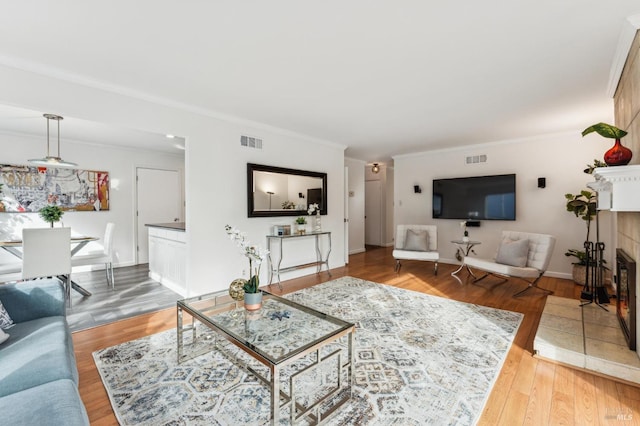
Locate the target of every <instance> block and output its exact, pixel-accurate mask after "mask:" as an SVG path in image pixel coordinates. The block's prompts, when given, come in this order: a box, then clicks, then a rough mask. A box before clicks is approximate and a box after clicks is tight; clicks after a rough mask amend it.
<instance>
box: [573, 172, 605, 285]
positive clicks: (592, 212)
mask: <svg viewBox="0 0 640 426" xmlns="http://www.w3.org/2000/svg"><path fill="white" fill-rule="evenodd" d="M596 165H597V163H596ZM585 172H586V170H585ZM565 198H566V199H567V211H568V212H571V213H573V214H574V215H575V216H576V217H579V218H580V219H582V220H584V221H585V223H586V225H587V238H586V239H585V241H589V234H590V230H591V221H592V220H593V218H594V217H596V213H597V200H596V194H595V193H593V192H591V191H586V190H583V191H580V193H579V194H565ZM564 255H565V256H567V257H575V258H576V259H577V261H576V262H573V271H572V278H573V281H575V283H576V284H580V285H584V284H585V283H586V270H587V253H586V251H585V250H584V249H580V250H578V249H569V250H567V251H566V252H565V254H564ZM604 263H606V260H604V259H602V260H601V261H600V265H599V267H602V268H604V269H607V267H606V266H605V265H604Z"/></svg>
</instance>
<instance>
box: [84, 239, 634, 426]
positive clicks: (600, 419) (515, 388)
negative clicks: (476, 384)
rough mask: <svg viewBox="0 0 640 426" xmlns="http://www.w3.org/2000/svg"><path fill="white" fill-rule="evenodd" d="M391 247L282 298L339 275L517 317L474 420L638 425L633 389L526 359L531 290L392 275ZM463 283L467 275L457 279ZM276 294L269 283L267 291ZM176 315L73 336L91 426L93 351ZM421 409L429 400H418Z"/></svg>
mask: <svg viewBox="0 0 640 426" xmlns="http://www.w3.org/2000/svg"><path fill="white" fill-rule="evenodd" d="M391 250H392V249H391V248H378V249H369V250H367V251H366V252H365V253H359V254H356V255H353V256H351V257H350V260H349V265H348V266H345V267H342V268H336V269H333V270H332V271H331V272H332V274H333V277H332V278H329V277H328V274H327V273H326V272H323V273H321V274H320V275H318V276H317V275H310V276H306V277H302V278H298V279H294V280H290V281H286V282H283V287H284V291H283V292H284V293H289V292H292V291H296V290H299V289H301V288H305V287H309V286H312V285H315V284H317V283H320V282H324V281H328V280H330V279H333V278H338V277H341V276H345V275H350V276H354V277H358V278H362V279H366V280H369V281H374V282H378V283H385V284H388V285H392V286H396V287H399V288H404V289H408V290H414V291H420V292H423V293H427V294H432V295H436V296H441V297H446V298H450V299H454V300H458V301H462V302H468V303H476V304H480V305H485V306H490V307H494V308H499V309H506V310H510V311H516V312H521V313H523V314H524V320H523V322H522V325H521V326H520V329H519V330H518V333H517V335H516V338H515V340H514V342H513V345H512V347H511V350H510V351H509V354H508V356H507V359H506V361H505V363H504V366H503V368H502V371H501V372H500V375H499V377H498V379H497V382H496V384H495V385H494V387H493V390H492V392H491V395H490V397H489V400H488V402H487V404H486V406H485V409H484V411H483V413H482V416H481V418H480V421H479V424H481V425H547V424H549V425H589V424H594V425H633V424H640V387H636V386H632V385H629V384H626V383H621V382H617V381H614V380H611V379H608V378H604V377H600V376H597V375H594V374H591V373H588V372H584V371H579V370H575V369H572V368H569V367H565V366H561V365H555V364H552V363H549V362H547V361H544V360H541V359H538V358H535V357H534V356H533V355H532V351H533V339H534V337H535V334H536V329H537V326H538V322H539V321H540V316H541V314H542V310H543V307H544V302H545V298H546V297H545V296H544V295H543V294H542V293H541V292H538V291H537V290H532V291H530V292H527V293H526V294H525V295H524V296H522V297H519V298H513V297H512V294H514V293H515V292H517V291H518V290H521V289H523V288H524V285H525V284H522V283H521V282H517V281H516V280H513V281H509V282H507V283H504V284H499V285H497V284H495V283H496V282H497V281H496V280H494V279H492V278H487V279H485V280H483V281H482V282H480V283H478V284H477V285H476V284H471V282H470V281H468V282H466V283H463V284H460V283H459V282H458V281H457V280H456V279H454V278H452V277H451V275H450V273H451V271H453V270H454V269H455V267H454V265H447V264H440V267H439V273H438V275H437V276H434V275H433V265H432V264H430V263H426V262H410V261H405V262H403V266H402V269H401V271H400V273H399V274H396V273H395V272H394V268H393V267H394V260H393V258H392V256H391ZM462 277H463V280H464V277H466V275H464V273H463V275H462ZM540 285H541V286H542V287H545V288H549V289H551V290H554V291H555V295H556V296H560V297H569V298H575V299H578V298H579V295H580V290H581V289H580V287H579V286H576V285H575V284H574V283H573V282H571V281H568V280H563V279H557V278H548V277H545V278H543V279H542V280H541V282H540ZM270 290H271V291H273V292H277V287H276V286H275V285H274V286H273V287H272V288H271V289H270ZM175 317H176V314H175V309H174V308H170V309H165V310H162V311H159V312H155V313H149V314H145V315H141V316H139V317H134V318H130V319H126V320H123V321H119V322H116V323H112V324H108V325H103V326H100V327H96V328H93V329H90V330H85V331H80V332H76V333H74V334H73V341H74V345H75V351H76V357H77V362H78V370H79V372H80V394H81V396H82V399H83V401H84V403H85V406H86V408H87V411H88V413H89V418H90V420H91V423H92V424H94V425H115V424H117V422H116V419H115V416H114V415H113V411H112V410H111V406H110V404H109V399H108V397H107V394H106V392H105V390H104V388H103V386H102V382H101V381H100V377H99V374H98V371H97V370H96V367H95V365H94V362H93V358H92V355H91V354H92V352H93V351H95V350H97V349H101V348H105V347H109V346H113V345H116V344H118V343H122V342H126V341H129V340H133V339H136V338H139V337H142V336H145V335H149V334H153V333H157V332H160V331H163V330H167V329H170V328H174V327H175V326H176V318H175ZM425 403H428V401H425Z"/></svg>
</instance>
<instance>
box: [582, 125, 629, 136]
mask: <svg viewBox="0 0 640 426" xmlns="http://www.w3.org/2000/svg"><path fill="white" fill-rule="evenodd" d="M591 132H596V133H598V134H599V135H600V136H602V137H605V138H610V139H620V138H623V137H625V136H626V135H627V132H625V131H624V130H621V129H618V128H617V127H616V126H612V125H611V124H607V123H598V124H594V125H593V126H590V127H587V128H586V129H584V130H583V131H582V136H586V135H588V134H589V133H591Z"/></svg>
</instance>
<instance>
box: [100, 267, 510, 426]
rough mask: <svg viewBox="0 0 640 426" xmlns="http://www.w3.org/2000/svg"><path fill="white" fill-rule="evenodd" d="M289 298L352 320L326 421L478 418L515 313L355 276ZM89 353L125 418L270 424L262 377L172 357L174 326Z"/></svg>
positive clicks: (206, 360)
mask: <svg viewBox="0 0 640 426" xmlns="http://www.w3.org/2000/svg"><path fill="white" fill-rule="evenodd" d="M287 297H288V298H290V299H291V300H294V301H296V302H299V303H302V304H304V305H307V306H310V307H313V308H314V309H317V310H319V311H321V312H325V313H327V314H330V315H333V316H336V317H339V318H342V319H344V320H346V321H349V322H353V323H355V324H356V333H355V337H356V338H355V348H356V349H355V358H356V373H355V387H354V390H353V396H352V400H351V401H350V402H349V403H347V404H346V405H345V406H344V407H342V408H341V409H340V410H338V411H337V412H336V413H335V415H334V416H333V417H331V418H330V419H329V420H328V423H329V424H332V425H356V424H357V425H362V424H367V425H423V424H434V425H435V424H437V425H444V424H455V425H468V424H474V423H476V421H477V420H478V417H479V416H480V414H481V413H482V410H483V408H484V405H485V402H486V400H487V398H488V395H489V393H490V391H491V388H492V386H493V383H494V381H495V379H496V378H497V376H498V374H499V372H500V369H501V367H502V364H503V362H504V360H505V358H506V355H507V352H508V351H509V348H510V346H511V343H512V341H513V338H514V336H515V334H516V332H517V330H518V327H519V326H520V322H521V321H522V314H519V313H515V312H509V311H503V310H498V309H493V308H488V307H484V306H477V305H471V304H467V303H461V302H456V301H452V300H449V299H444V298H440V297H436V296H430V295H426V294H422V293H417V292H413V291H408V290H403V289H399V288H395V287H391V286H387V285H381V284H376V283H373V282H369V281H364V280H361V279H357V278H352V277H343V278H339V279H337V280H334V281H330V282H326V283H324V284H320V285H317V286H314V287H311V288H307V289H304V290H300V291H298V292H296V293H292V294H290V295H287ZM93 356H94V360H95V363H96V365H97V367H98V371H99V372H100V375H101V377H102V381H103V383H104V386H105V388H106V390H107V392H108V394H109V398H110V400H111V404H112V406H113V409H114V411H115V412H116V416H117V418H118V421H119V422H120V423H121V424H123V425H134V424H135V425H179V424H189V425H238V424H250V425H263V424H268V423H269V390H268V389H267V387H266V386H264V385H263V384H262V382H259V381H258V380H257V379H256V378H255V377H254V376H253V375H251V374H249V373H246V372H245V371H244V370H242V369H240V368H238V367H236V366H235V365H234V364H232V363H231V362H230V361H229V360H228V359H227V358H226V357H225V356H224V355H222V354H221V353H220V352H219V351H212V352H210V353H207V354H205V355H201V356H199V357H196V358H193V359H192V360H190V361H187V362H183V363H181V364H180V365H178V364H177V362H176V332H175V330H169V331H166V332H163V333H159V334H155V335H152V336H147V337H144V338H141V339H138V340H134V341H131V342H127V343H123V344H121V345H118V346H114V347H111V348H107V349H103V350H100V351H97V352H94V354H93ZM283 424H286V420H283Z"/></svg>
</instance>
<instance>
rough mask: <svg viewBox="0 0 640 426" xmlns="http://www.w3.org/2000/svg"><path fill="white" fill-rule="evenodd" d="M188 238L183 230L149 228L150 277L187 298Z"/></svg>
mask: <svg viewBox="0 0 640 426" xmlns="http://www.w3.org/2000/svg"><path fill="white" fill-rule="evenodd" d="M186 260H187V250H186V236H185V233H184V231H182V230H173V229H166V228H161V227H154V226H149V277H150V278H152V279H153V280H155V281H158V282H160V283H162V285H164V286H166V287H168V288H170V289H171V290H173V291H175V292H176V293H178V294H180V295H182V296H184V297H187V280H186V263H187V262H186Z"/></svg>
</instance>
